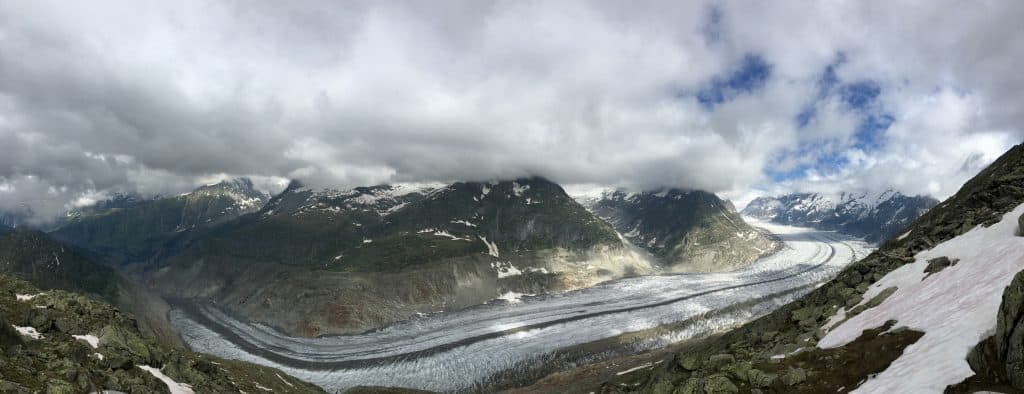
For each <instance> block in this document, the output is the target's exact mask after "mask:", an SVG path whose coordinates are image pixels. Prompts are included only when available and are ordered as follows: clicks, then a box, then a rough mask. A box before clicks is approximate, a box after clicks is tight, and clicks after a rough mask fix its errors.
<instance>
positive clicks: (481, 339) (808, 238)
mask: <svg viewBox="0 0 1024 394" xmlns="http://www.w3.org/2000/svg"><path fill="white" fill-rule="evenodd" d="M746 219H747V220H749V221H750V222H751V224H752V225H754V226H756V227H761V228H764V229H766V230H767V231H769V232H771V233H773V234H774V235H775V236H777V237H778V238H779V239H780V240H781V241H783V243H784V245H785V246H784V247H783V248H782V249H781V250H780V251H779V252H777V253H775V254H773V255H771V256H767V257H764V258H762V259H760V260H758V261H757V262H755V263H754V264H753V265H751V266H749V267H747V268H745V269H741V270H737V271H733V272H724V273H701V274H664V275H652V276H642V277H633V278H626V279H620V280H615V281H609V282H605V283H601V284H598V285H596V286H593V287H590V288H586V289H581V290H575V291H569V292H564V293H555V294H547V295H539V296H533V297H523V298H521V299H519V300H518V302H514V303H513V302H492V303H487V304H484V305H479V306H476V307H472V308H468V309H464V310H459V311H451V312H440V313H434V314H429V315H423V316H419V317H417V318H415V319H412V320H408V321H404V322H400V323H397V324H394V325H391V326H388V327H385V328H382V329H379V330H375V331H371V332H367V333H364V334H360V335H346V336H327V337H318V338H297V337H290V336H287V335H284V334H283V333H281V332H279V331H277V330H275V329H273V328H271V327H267V326H265V325H261V324H256V323H248V322H242V321H239V320H237V319H234V318H233V317H231V316H229V315H227V314H226V313H224V312H223V311H221V310H219V309H217V308H216V307H214V306H212V305H193V306H192V307H179V308H175V309H173V310H172V311H171V312H170V314H169V316H170V318H171V321H172V324H174V325H175V326H176V327H177V328H178V329H179V331H180V332H181V334H182V338H183V339H184V340H185V342H186V343H187V344H188V345H189V347H191V348H192V349H194V350H198V351H202V352H205V353H211V354H213V355H216V356H219V357H224V358H230V359H239V360H245V361H250V362H254V363H258V364H262V365H267V366H271V367H275V368H280V369H281V370H283V371H285V372H287V373H289V374H291V375H293V376H295V377H297V378H300V379H303V380H306V381H309V382H311V383H314V384H317V385H319V386H321V387H323V388H325V389H326V390H328V391H332V392H333V391H342V390H345V389H347V388H350V387H353V386H357V385H374V386H392V387H408V388H416V389H424V390H433V391H465V390H473V389H480V388H481V387H493V386H485V385H487V384H492V385H493V384H496V382H494V380H495V379H500V376H502V373H503V372H506V374H507V372H508V371H515V370H517V369H521V368H529V366H531V365H533V366H536V365H542V364H544V363H545V362H547V361H549V360H551V359H552V358H553V357H554V354H555V353H556V352H557V351H559V350H560V349H567V348H570V347H576V348H577V349H579V348H580V347H581V346H580V345H585V344H588V343H593V342H596V341H601V340H607V339H610V338H615V337H617V336H620V335H623V334H627V333H636V332H643V331H645V330H646V331H651V332H656V333H657V334H656V335H651V336H650V337H649V338H647V340H645V341H640V342H639V343H636V344H634V345H633V346H632V348H631V349H628V350H630V351H635V352H638V351H643V350H650V349H652V348H656V347H660V346H666V345H669V344H672V343H676V342H679V341H683V340H686V339H691V338H696V337H701V336H704V335H708V334H710V333H713V332H717V331H721V330H723V329H725V328H729V327H733V326H736V325H738V324H742V323H743V322H746V321H749V320H750V319H753V318H755V317H757V316H759V315H761V314H763V313H767V312H768V311H769V310H771V309H772V308H775V307H777V306H779V305H781V304H782V303H784V302H786V301H789V300H791V299H792V298H794V297H796V296H799V295H801V294H804V293H806V292H807V291H809V290H810V289H812V288H813V287H814V286H817V285H820V284H821V283H824V282H825V281H827V280H829V279H831V278H833V277H834V276H835V275H836V274H837V273H838V272H839V271H840V270H841V269H842V268H843V267H845V266H846V265H848V264H850V263H851V262H854V261H857V260H859V259H860V258H862V257H864V256H866V255H867V254H868V253H870V251H871V250H872V249H871V246H870V245H869V244H867V243H865V242H863V241H860V240H857V239H854V238H851V237H847V236H844V235H841V234H837V233H835V232H830V231H819V230H814V229H808V228H800V227H792V226H784V225H778V224H771V223H766V222H760V221H757V220H754V219H751V218H746ZM666 327H668V328H666ZM605 356H607V355H605ZM600 357H602V355H601V354H592V355H589V356H588V357H582V358H581V359H582V360H590V361H593V360H596V359H599V358H600ZM498 383H500V382H498Z"/></svg>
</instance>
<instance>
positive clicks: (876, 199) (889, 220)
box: [743, 190, 938, 243]
mask: <svg viewBox="0 0 1024 394" xmlns="http://www.w3.org/2000/svg"><path fill="white" fill-rule="evenodd" d="M937 203H938V201H936V200H935V199H934V198H931V197H926V196H906V195H903V194H901V193H899V192H894V191H891V190H889V191H885V192H882V193H879V194H873V195H869V194H866V193H860V194H854V193H841V194H840V195H839V196H835V197H832V196H826V195H822V194H817V193H798V194H789V195H784V196H779V197H758V198H756V199H754V200H753V201H751V202H750V204H748V205H747V207H746V208H744V209H743V214H744V215H747V216H751V217H755V218H758V219H763V220H768V221H772V222H775V223H780V224H789V225H795V226H805V227H814V228H817V229H821V230H835V231H839V232H842V233H846V234H850V235H854V236H857V237H862V238H864V239H865V240H867V241H868V242H874V243H879V242H881V241H884V240H886V239H889V238H891V237H893V236H895V235H897V234H898V233H899V232H900V230H902V229H903V228H905V227H906V226H907V225H908V224H910V223H911V222H912V221H913V220H914V219H916V218H917V217H919V216H921V215H922V214H924V213H925V212H926V211H927V210H928V209H930V208H931V207H933V206H935V204H937Z"/></svg>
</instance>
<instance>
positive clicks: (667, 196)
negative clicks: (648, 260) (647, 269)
mask: <svg viewBox="0 0 1024 394" xmlns="http://www.w3.org/2000/svg"><path fill="white" fill-rule="evenodd" d="M581 200H582V201H583V204H584V205H585V206H587V207H588V208H589V209H590V210H591V211H593V212H594V213H595V214H596V215H597V216H598V217H600V218H602V219H604V220H606V221H608V222H609V223H611V225H612V226H613V227H614V228H615V229H616V230H617V231H618V232H619V233H621V234H622V236H623V237H625V238H626V239H628V240H629V241H630V242H632V243H633V244H635V245H637V246H639V247H641V248H644V249H646V250H647V251H648V252H650V253H652V254H653V255H655V256H657V257H658V258H659V259H661V260H662V262H663V263H664V264H665V265H666V266H668V267H669V269H671V270H674V271H730V270H733V269H736V268H740V267H742V266H745V265H747V264H750V263H752V262H753V261H754V260H756V259H757V258H758V257H760V256H762V255H764V254H767V253H769V252H771V251H773V250H774V249H775V248H776V247H777V246H778V243H777V242H775V241H773V240H772V239H770V238H769V237H768V236H767V235H765V234H763V233H762V232H760V231H758V230H757V229H755V228H753V227H751V226H750V225H748V224H747V223H746V222H744V221H743V218H741V217H740V216H739V214H737V213H736V210H735V208H734V207H733V206H732V204H731V203H730V202H728V201H725V200H722V199H720V198H718V196H716V195H714V194H712V193H708V192H704V191H699V190H680V189H662V190H653V191H645V192H627V191H623V190H607V191H604V192H602V193H601V194H600V196H593V197H590V198H582V199H581Z"/></svg>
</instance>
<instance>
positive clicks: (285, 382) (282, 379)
mask: <svg viewBox="0 0 1024 394" xmlns="http://www.w3.org/2000/svg"><path fill="white" fill-rule="evenodd" d="M274 376H277V378H278V379H281V381H282V382H284V384H287V385H288V387H295V385H294V384H291V383H289V382H288V381H287V380H284V378H282V377H281V375H278V374H276V373H275V374H274Z"/></svg>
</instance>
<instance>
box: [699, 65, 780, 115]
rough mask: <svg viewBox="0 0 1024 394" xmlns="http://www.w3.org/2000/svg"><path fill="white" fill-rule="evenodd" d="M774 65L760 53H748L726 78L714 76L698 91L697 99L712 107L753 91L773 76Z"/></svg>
mask: <svg viewBox="0 0 1024 394" xmlns="http://www.w3.org/2000/svg"><path fill="white" fill-rule="evenodd" d="M771 74H772V66H771V65H770V64H768V62H766V61H765V60H764V58H762V57H761V56H760V55H754V54H748V55H746V56H744V57H743V60H742V61H741V62H740V65H739V67H738V68H736V69H735V70H734V71H732V72H731V73H729V75H728V76H726V77H725V78H714V79H712V80H711V82H710V83H709V84H708V86H706V87H704V88H702V89H700V90H699V91H698V92H697V101H699V102H700V103H701V104H704V106H705V107H707V108H709V109H711V108H714V106H715V105H718V104H721V103H724V102H725V101H726V100H730V99H732V98H733V97H736V96H738V95H740V94H745V93H751V92H754V91H756V90H758V89H760V88H762V87H764V85H765V83H767V82H768V79H769V78H771Z"/></svg>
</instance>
